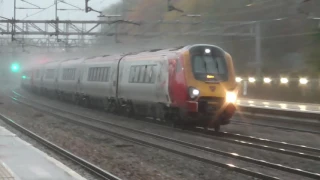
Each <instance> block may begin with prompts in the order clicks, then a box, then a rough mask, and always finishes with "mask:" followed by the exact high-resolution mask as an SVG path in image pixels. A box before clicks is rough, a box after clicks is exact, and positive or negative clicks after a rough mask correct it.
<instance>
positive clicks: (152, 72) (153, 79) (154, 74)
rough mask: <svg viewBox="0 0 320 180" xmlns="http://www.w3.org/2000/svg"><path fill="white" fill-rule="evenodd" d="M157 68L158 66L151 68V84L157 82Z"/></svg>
mask: <svg viewBox="0 0 320 180" xmlns="http://www.w3.org/2000/svg"><path fill="white" fill-rule="evenodd" d="M156 67H157V65H153V66H151V73H150V78H151V82H150V83H155V82H156Z"/></svg>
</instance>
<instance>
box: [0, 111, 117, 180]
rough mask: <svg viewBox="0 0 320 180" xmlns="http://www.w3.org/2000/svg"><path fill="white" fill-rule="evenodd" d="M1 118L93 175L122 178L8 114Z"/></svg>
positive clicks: (105, 177) (112, 178)
mask: <svg viewBox="0 0 320 180" xmlns="http://www.w3.org/2000/svg"><path fill="white" fill-rule="evenodd" d="M0 119H2V120H3V121H4V122H5V123H7V124H9V125H10V126H12V127H13V128H15V129H16V130H18V131H20V132H21V133H23V134H25V135H27V136H28V137H30V138H32V139H34V140H35V141H37V142H38V143H40V144H42V145H44V146H45V147H47V148H49V149H50V150H52V151H54V152H56V153H58V154H59V155H61V156H63V157H65V158H67V159H69V160H71V161H72V162H74V163H76V164H78V165H80V166H81V167H83V168H84V169H86V170H87V171H88V172H90V173H91V174H92V175H94V176H97V177H100V178H103V179H106V180H121V179H120V178H118V177H116V176H114V175H112V174H111V173H109V172H107V171H105V170H103V169H101V168H99V167H97V166H95V165H93V164H91V163H89V162H88V161H86V160H84V159H82V158H80V157H78V156H76V155H74V154H72V153H70V152H68V151H66V150H64V149H62V148H61V147H59V146H57V145H55V144H53V143H51V142H49V141H47V140H46V139H44V138H42V137H40V136H38V135H36V134H35V133H33V132H31V131H29V130H28V129H26V128H24V127H22V126H20V125H19V124H17V123H15V122H14V120H12V119H9V118H7V117H6V116H4V115H2V114H0Z"/></svg>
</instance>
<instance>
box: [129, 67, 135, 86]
mask: <svg viewBox="0 0 320 180" xmlns="http://www.w3.org/2000/svg"><path fill="white" fill-rule="evenodd" d="M135 70H136V69H135V66H131V67H130V75H129V83H133V81H134V75H135Z"/></svg>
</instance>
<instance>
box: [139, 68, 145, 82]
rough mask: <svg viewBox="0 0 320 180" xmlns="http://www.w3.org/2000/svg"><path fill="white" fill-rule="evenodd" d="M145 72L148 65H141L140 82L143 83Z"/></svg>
mask: <svg viewBox="0 0 320 180" xmlns="http://www.w3.org/2000/svg"><path fill="white" fill-rule="evenodd" d="M145 72H146V66H140V74H139V83H143V78H144V73H145Z"/></svg>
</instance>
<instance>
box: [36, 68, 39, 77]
mask: <svg viewBox="0 0 320 180" xmlns="http://www.w3.org/2000/svg"><path fill="white" fill-rule="evenodd" d="M39 71H40V70H39V69H37V71H36V78H39V77H40V72H39Z"/></svg>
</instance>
